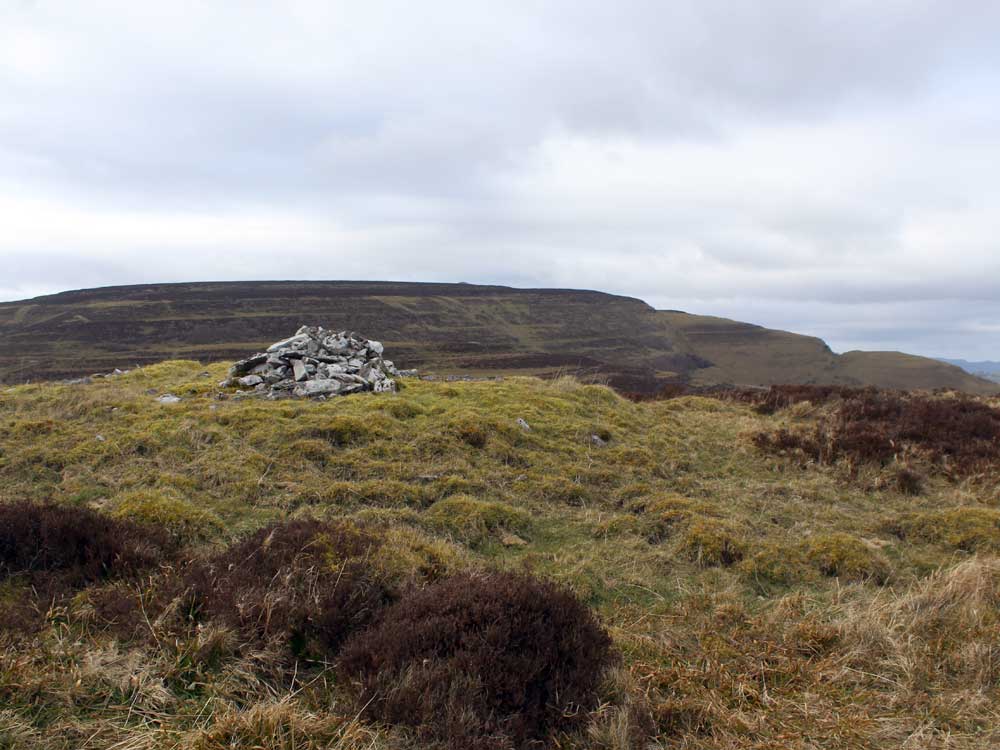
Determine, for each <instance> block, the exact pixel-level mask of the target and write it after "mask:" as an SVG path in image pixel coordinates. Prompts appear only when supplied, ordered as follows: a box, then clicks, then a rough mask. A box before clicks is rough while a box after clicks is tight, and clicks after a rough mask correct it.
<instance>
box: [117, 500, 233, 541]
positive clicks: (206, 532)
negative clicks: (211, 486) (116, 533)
mask: <svg viewBox="0 0 1000 750" xmlns="http://www.w3.org/2000/svg"><path fill="white" fill-rule="evenodd" d="M112 515H114V516H115V517H116V518H124V519H128V520H130V521H134V522H136V523H141V524H147V525H151V526H158V527H160V528H162V529H164V530H166V531H167V533H169V534H170V535H171V536H172V537H174V538H175V539H177V540H179V541H181V542H183V543H193V542H200V541H205V540H207V539H211V538H213V537H217V536H219V535H220V534H221V533H222V532H223V530H224V528H225V527H224V525H223V523H222V519H221V518H219V516H218V515H216V514H215V513H213V512H212V511H210V510H207V509H205V508H200V507H198V506H197V505H195V504H194V503H192V502H189V501H187V500H184V499H182V498H180V497H178V496H176V495H173V494H170V493H167V492H163V491H160V490H156V489H143V490H135V491H132V492H127V493H125V494H123V495H120V496H119V497H117V498H116V499H115V500H114V504H113V511H112Z"/></svg>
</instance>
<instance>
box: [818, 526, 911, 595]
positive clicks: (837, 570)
mask: <svg viewBox="0 0 1000 750" xmlns="http://www.w3.org/2000/svg"><path fill="white" fill-rule="evenodd" d="M805 556H806V559H808V560H809V562H810V563H811V564H812V565H813V566H815V567H816V569H817V570H819V572H820V573H822V574H823V575H826V576H831V577H833V578H842V579H844V580H846V581H867V580H871V581H874V582H875V583H885V582H886V581H887V580H888V579H889V576H890V572H891V571H890V567H889V563H888V561H887V560H886V559H885V558H884V557H883V556H882V555H881V554H880V553H879V552H877V551H875V550H873V549H871V548H870V547H869V546H868V545H866V544H865V543H864V542H862V541H861V540H860V539H858V538H856V537H854V536H851V535H850V534H843V533H833V534H817V535H815V536H812V537H810V538H809V539H808V541H807V542H806V544H805Z"/></svg>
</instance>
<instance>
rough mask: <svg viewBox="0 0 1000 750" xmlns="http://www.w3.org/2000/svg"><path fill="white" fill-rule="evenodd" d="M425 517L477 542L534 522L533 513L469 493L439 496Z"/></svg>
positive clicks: (449, 532) (436, 525)
mask: <svg viewBox="0 0 1000 750" xmlns="http://www.w3.org/2000/svg"><path fill="white" fill-rule="evenodd" d="M423 518H424V523H425V524H426V526H427V527H428V528H429V529H432V530H434V531H437V532H441V533H444V534H447V535H448V536H450V537H451V538H453V539H455V540H457V541H461V542H465V543H466V544H470V545H473V546H475V545H478V544H482V543H483V542H485V541H486V540H487V539H489V538H490V536H491V535H492V534H493V533H494V532H496V531H499V530H501V529H502V530H506V531H516V532H519V533H524V532H526V531H527V529H528V528H529V526H530V524H531V517H530V516H529V515H528V514H527V513H525V512H524V511H522V510H518V509H517V508H513V507H511V506H510V505H507V504H506V503H500V502H491V501H488V500H477V499H475V498H473V497H469V496H468V495H454V496H452V497H448V498H445V499H444V500H438V501H437V502H436V503H434V505H432V506H431V507H430V508H428V509H427V511H426V512H425V513H424V516H423Z"/></svg>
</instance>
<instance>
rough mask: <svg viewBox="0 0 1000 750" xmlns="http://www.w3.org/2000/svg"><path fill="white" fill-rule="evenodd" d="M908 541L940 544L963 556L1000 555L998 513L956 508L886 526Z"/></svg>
mask: <svg viewBox="0 0 1000 750" xmlns="http://www.w3.org/2000/svg"><path fill="white" fill-rule="evenodd" d="M886 529H887V530H889V531H891V532H892V533H894V534H896V535H897V536H899V537H900V538H902V539H906V540H908V541H918V542H929V543H931V544H941V545H944V546H947V547H952V548H954V549H959V550H963V551H965V552H979V551H989V552H997V551H1000V510H995V509H993V508H979V507H960V508H946V509H942V510H932V511H924V512H922V513H910V514H907V515H905V516H903V517H901V518H900V519H898V520H894V521H890V522H889V523H888V524H886Z"/></svg>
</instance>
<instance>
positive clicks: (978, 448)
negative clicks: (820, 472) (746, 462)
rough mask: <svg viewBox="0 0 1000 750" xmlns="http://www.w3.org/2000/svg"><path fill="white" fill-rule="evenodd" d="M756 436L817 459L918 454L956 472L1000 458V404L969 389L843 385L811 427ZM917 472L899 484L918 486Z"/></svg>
mask: <svg viewBox="0 0 1000 750" xmlns="http://www.w3.org/2000/svg"><path fill="white" fill-rule="evenodd" d="M754 442H755V443H756V444H757V446H758V447H759V448H761V449H762V450H765V451H768V452H771V453H787V452H792V453H798V454H800V455H802V456H804V457H806V458H808V459H810V460H813V461H817V462H819V463H833V462H835V461H837V460H839V459H849V460H851V461H853V462H856V463H862V462H868V463H876V464H881V465H886V464H889V463H890V462H892V461H893V460H894V459H896V458H897V457H899V456H900V455H902V454H909V453H912V454H914V455H918V456H922V457H924V458H925V459H926V460H927V461H929V462H930V463H932V464H933V465H935V466H936V467H937V468H938V469H939V470H940V471H942V472H943V473H945V474H946V475H949V476H952V477H956V478H957V477H963V476H970V475H974V474H978V473H982V472H988V471H992V470H994V469H995V467H996V465H997V462H998V461H1000V409H995V408H993V407H991V406H989V405H987V404H985V403H983V402H982V401H977V400H975V399H973V398H968V397H964V396H962V397H958V396H956V397H942V396H926V395H921V394H905V393H897V392H894V391H880V390H877V389H874V388H867V389H864V390H860V391H855V392H850V391H845V392H843V393H842V394H841V401H840V403H839V404H838V406H837V408H836V409H835V411H834V412H833V413H832V415H830V416H828V417H826V418H824V419H822V420H821V421H820V423H819V424H818V425H817V426H816V427H815V428H814V429H812V430H808V431H795V432H792V431H790V430H787V429H780V430H777V431H775V432H771V433H768V432H762V433H759V434H757V435H756V436H755V438H754ZM916 479H917V478H916V477H913V476H905V477H899V488H900V490H901V491H903V492H904V493H907V494H914V493H915V492H916V491H919V487H918V484H919V482H917V481H916Z"/></svg>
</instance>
